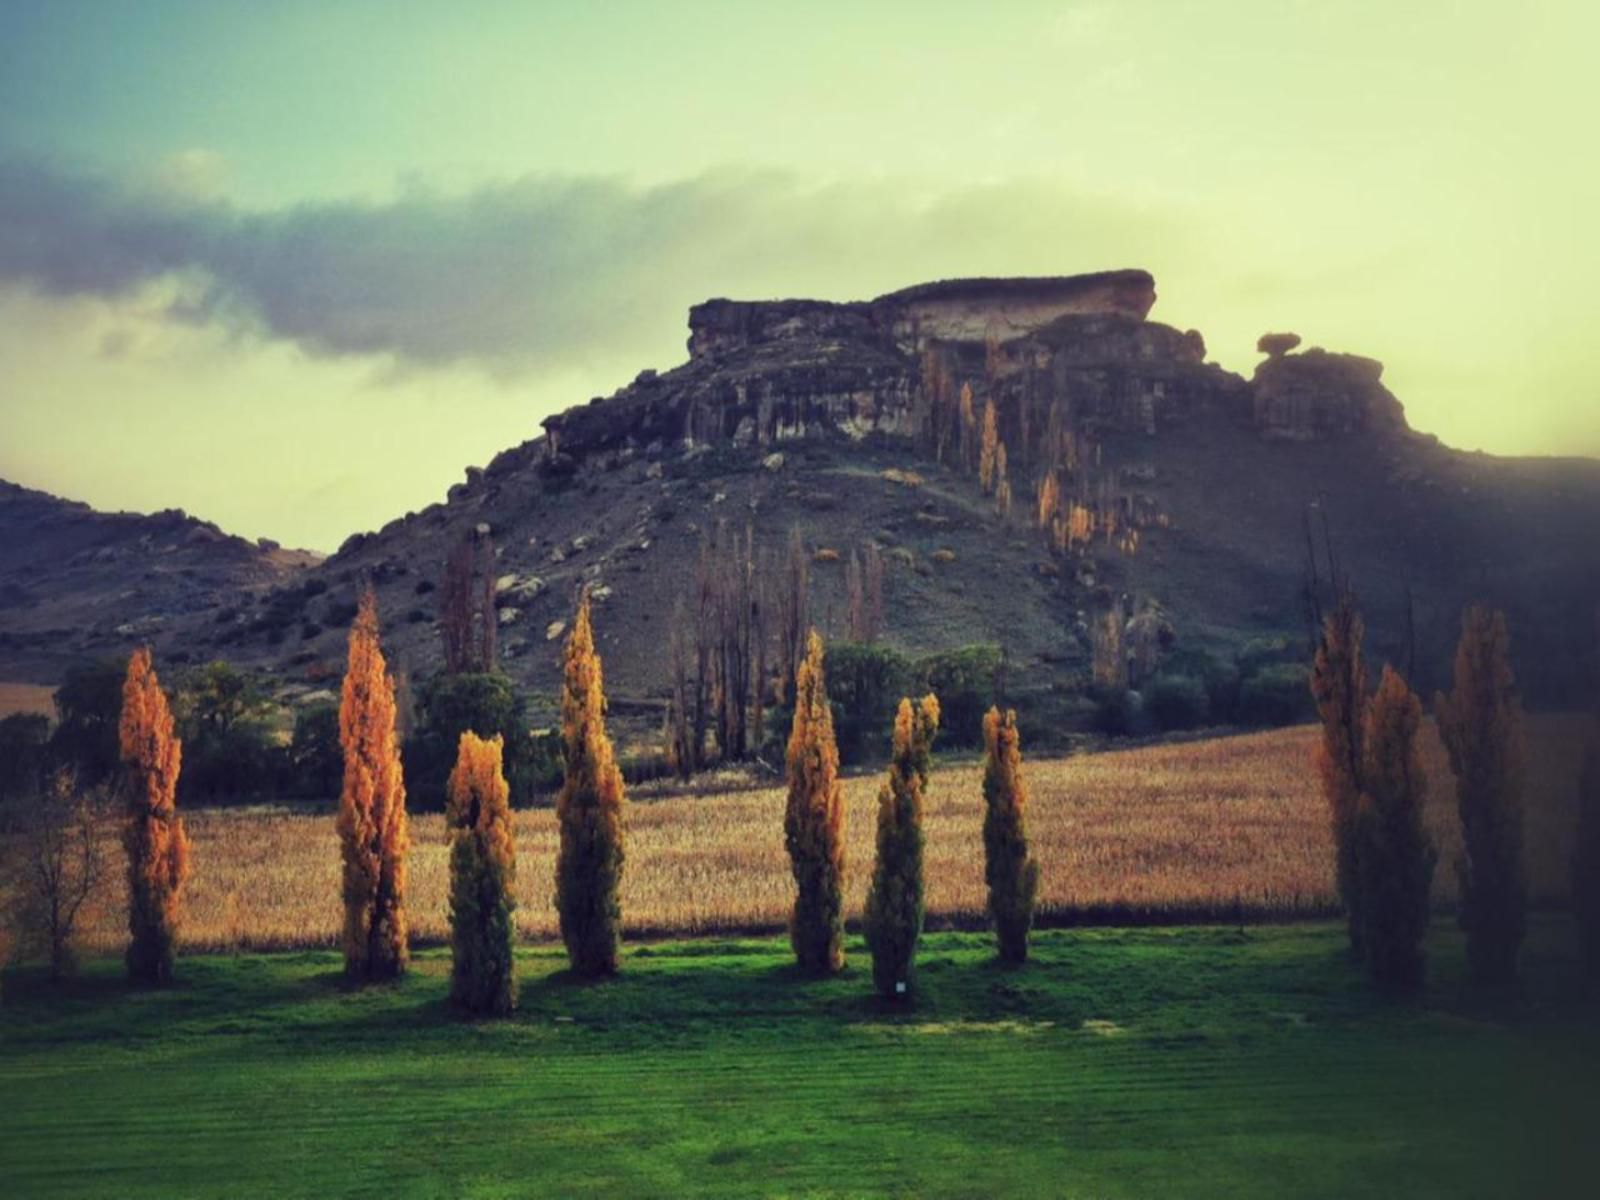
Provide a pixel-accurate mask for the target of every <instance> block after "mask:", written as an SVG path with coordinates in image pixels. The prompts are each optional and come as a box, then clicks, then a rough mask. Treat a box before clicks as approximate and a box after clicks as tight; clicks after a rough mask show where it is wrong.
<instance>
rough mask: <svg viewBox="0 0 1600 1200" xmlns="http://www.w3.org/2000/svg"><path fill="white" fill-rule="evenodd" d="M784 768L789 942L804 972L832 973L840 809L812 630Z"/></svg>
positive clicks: (837, 947) (840, 914)
mask: <svg viewBox="0 0 1600 1200" xmlns="http://www.w3.org/2000/svg"><path fill="white" fill-rule="evenodd" d="M786 768H787V774H788V784H789V798H788V803H787V805H786V807H785V810H784V816H783V835H784V844H785V846H786V847H787V848H788V851H789V865H790V868H791V870H792V871H793V873H794V881H795V888H796V895H795V901H794V911H793V915H792V916H791V918H790V921H789V941H790V944H791V945H792V946H793V947H794V953H795V958H796V959H797V960H798V961H799V963H800V966H801V968H802V969H804V970H807V971H811V972H813V973H816V974H819V975H820V974H832V973H833V972H835V971H838V970H840V969H841V968H842V967H843V966H844V835H845V830H844V818H845V809H844V798H843V793H842V792H841V790H840V787H839V749H838V746H837V745H836V743H835V742H834V739H833V713H832V711H831V710H830V709H829V707H828V688H827V683H826V681H825V679H824V676H823V666H822V638H821V636H820V635H819V634H818V633H817V631H816V630H815V629H813V630H812V631H811V633H810V634H809V636H808V637H807V639H806V657H805V661H804V662H802V663H801V664H800V670H799V672H798V673H797V675H796V679H795V704H794V724H793V725H792V726H791V727H790V732H789V748H788V753H787V755H786Z"/></svg>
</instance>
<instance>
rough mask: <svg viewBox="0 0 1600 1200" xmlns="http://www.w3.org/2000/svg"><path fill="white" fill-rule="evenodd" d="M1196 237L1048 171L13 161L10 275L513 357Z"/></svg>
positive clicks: (588, 348)
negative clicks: (721, 307) (232, 190)
mask: <svg viewBox="0 0 1600 1200" xmlns="http://www.w3.org/2000/svg"><path fill="white" fill-rule="evenodd" d="M1175 229H1176V223H1175V222H1173V221H1172V220H1170V219H1168V217H1167V216H1166V215H1164V214H1156V213H1151V212H1149V211H1144V210H1139V209H1135V208H1130V207H1128V206H1126V205H1124V204H1120V203H1116V202H1114V201H1112V200H1109V199H1102V198H1097V197H1093V196H1088V195H1084V194H1080V193H1076V192H1073V191H1071V190H1069V189H1066V188H1064V187H1062V186H1060V185H1057V184H1052V183H1047V182H1040V181H1020V182H1014V183H1008V184H1006V185H1004V186H1001V185H956V186H949V187H933V188H930V187H928V186H927V185H926V184H922V185H914V184H911V183H908V182H905V181H897V180H888V179H885V180H875V181H866V182H858V183H850V184H822V185H812V184H809V183H807V182H806V181H803V180H801V179H799V178H797V177H795V176H793V175H788V174H782V173H761V172H737V171H726V172H714V173H710V174H707V175H703V176H698V177H695V178H692V179H688V180H684V181H681V182H676V183H670V184H663V185H656V186H639V185H635V184H632V183H630V182H628V181H626V180H623V179H617V178H606V177H594V178H574V177H558V176H544V175H532V176H527V177H525V178H522V179H518V180H515V181H512V182H508V183H500V184H494V185H490V186H484V187H480V188H478V189H476V190H473V191H470V192H465V193H451V194H444V193H439V192H435V191H431V190H428V189H426V188H421V187H414V186H413V187H409V188H407V189H405V190H402V191H401V192H400V193H399V194H398V195H396V196H395V197H394V198H393V199H390V200H387V201H384V202H380V203H364V202H358V201H340V202H317V203H307V204H302V205H297V206H294V207H290V208H285V209H281V210H272V211H249V210H243V209H240V208H238V207H237V206H233V205H230V204H228V203H226V202H223V201H218V200H204V199H196V198H192V197H186V196H183V195H180V194H175V193H173V192H171V191H170V190H168V191H163V190H158V189H149V188H141V187H139V186H136V185H134V184H132V183H129V182H128V181H126V180H122V179H118V178H114V177H110V176H105V175H94V174H87V173H78V172H73V171H69V170H66V169H63V168H60V167H58V166H55V165H52V164H47V163H43V162H40V161H37V160H14V161H11V162H9V163H0V282H10V283H12V284H21V285H23V286H26V287H30V288H32V289H34V290H36V291H38V292H41V293H44V294H47V295H53V296H81V295H92V296H99V297H106V298H115V297H118V296H124V295H128V294H130V293H132V292H134V291H135V290H137V289H139V288H141V287H143V286H144V285H147V284H150V283H153V282H156V281H163V280H171V281H175V282H176V285H177V286H175V288H174V289H173V290H174V293H175V294H176V295H177V296H178V299H176V300H173V301H172V302H171V304H170V307H169V309H168V315H169V316H170V318H171V319H173V320H176V321H182V322H187V323H192V324H206V325H209V324H219V325H222V326H225V327H227V328H229V329H232V330H235V331H244V332H247V333H250V334H253V335H257V336H260V337H262V338H267V339H278V340H283V341H289V342H292V343H294V344H296V345H298V346H299V347H300V348H301V349H303V350H304V351H306V352H307V353H310V354H313V355H318V356H328V357H331V356H345V355H368V356H379V357H384V358H388V359H391V360H392V361H393V362H394V363H395V364H396V365H400V366H410V365H423V366H426V365H444V364H452V363H472V364H476V365H480V366H484V367H486V368H488V369H490V370H494V371H506V372H514V371H517V370H520V369H524V368H528V367H533V366H539V365H551V364H555V363H560V362H562V361H576V360H598V359H603V358H606V357H609V356H612V355H614V354H616V353H618V352H626V353H630V354H631V353H635V352H638V351H640V349H641V347H645V346H650V345H660V344H662V341H663V339H665V338H673V339H677V340H680V341H681V338H682V335H683V313H684V309H685V307H686V306H687V305H688V304H690V303H693V302H695V301H698V300H702V299H705V298H706V297H708V296H712V295H741V296H771V295H780V294H781V295H820V296H830V297H834V298H840V299H843V298H850V297H855V296H866V295H871V294H874V293H876V292H879V291H883V290H887V289H890V288H893V287H898V286H902V285H904V284H908V283H913V282H917V281H919V280H923V279H928V278H935V277H939V276H948V275H959V274H1001V273H1008V274H1009V273H1052V272H1058V271H1075V270H1091V269H1101V268H1107V267H1119V266H1148V265H1153V264H1152V263H1151V262H1150V255H1151V254H1152V253H1156V254H1161V253H1163V252H1165V251H1170V250H1171V249H1172V248H1173V247H1174V246H1176V245H1177V241H1178V235H1177V234H1176V233H1175V232H1174V230H1175Z"/></svg>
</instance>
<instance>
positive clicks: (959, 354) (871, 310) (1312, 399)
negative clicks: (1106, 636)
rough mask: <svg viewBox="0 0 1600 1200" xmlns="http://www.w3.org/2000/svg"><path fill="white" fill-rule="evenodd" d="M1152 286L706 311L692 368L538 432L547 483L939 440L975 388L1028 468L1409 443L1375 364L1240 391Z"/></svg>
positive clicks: (1341, 361)
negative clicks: (642, 468)
mask: <svg viewBox="0 0 1600 1200" xmlns="http://www.w3.org/2000/svg"><path fill="white" fill-rule="evenodd" d="M1154 303H1155V281H1154V280H1153V279H1152V278H1151V276H1150V275H1149V274H1148V273H1146V272H1144V271H1131V270H1130V271H1110V272H1104V273H1100V274H1095V275H1080V276H1070V277H1065V278H1039V279H966V280H949V281H944V282H940V283H931V284H924V285H921V286H918V287H912V288H907V289H905V290H903V291H898V292H891V293H890V294H888V295H885V296H880V297H878V298H877V299H875V300H869V301H859V302H854V303H839V304H836V303H829V302H825V301H817V300H777V301H734V300H710V301H707V302H706V303H704V304H699V305H696V306H695V307H694V308H693V309H691V310H690V313H689V330H690V336H689V356H690V357H689V361H688V363H686V364H685V365H684V366H682V367H679V368H677V369H676V370H673V371H669V372H666V373H664V374H657V373H656V372H653V371H647V372H645V373H644V374H642V375H641V376H640V377H639V378H638V379H637V380H635V382H634V383H633V384H632V385H631V386H630V387H628V388H624V389H623V390H622V391H620V392H618V393H617V394H616V395H614V396H612V397H610V398H609V399H607V400H604V401H598V400H597V401H594V402H591V404H590V405H589V406H588V407H585V408H577V409H570V410H568V411H567V412H564V413H562V414H560V415H558V416H555V417H551V418H549V419H547V420H546V421H545V422H544V426H545V429H546V430H547V432H548V435H549V436H548V439H547V441H546V443H545V446H544V455H545V459H546V463H547V467H548V469H549V470H551V471H554V472H556V473H558V474H559V473H561V472H564V471H568V470H570V469H571V468H572V465H573V463H575V462H576V461H577V460H579V459H583V458H586V457H588V456H591V455H596V454H600V455H616V454H621V455H624V456H628V455H632V454H637V453H651V452H659V451H660V450H662V449H664V448H667V447H672V446H685V447H693V446H697V445H717V444H731V445H734V446H749V445H755V446H771V445H775V444H777V443H781V442H785V441H789V440H792V439H796V438H806V437H823V436H828V435H843V436H845V437H849V438H852V439H856V440H859V439H861V438H864V437H866V436H868V435H871V434H883V435H888V436H891V437H901V438H910V439H915V438H923V439H927V440H937V438H938V436H939V426H940V422H941V420H946V419H947V416H946V414H945V413H944V412H943V410H945V409H948V408H950V407H951V406H952V405H954V404H955V403H956V402H957V397H958V395H959V392H960V388H961V386H962V385H963V384H969V385H971V387H972V389H973V391H974V393H975V395H976V396H978V397H979V398H980V399H979V402H980V403H981V402H982V400H983V399H987V398H990V397H992V398H993V399H994V400H995V402H996V405H997V409H998V413H999V421H1000V429H1001V436H1002V438H1003V439H1004V440H1005V441H1006V443H1007V445H1008V447H1010V449H1011V452H1012V454H1013V456H1014V460H1015V461H1017V462H1019V463H1030V464H1032V465H1035V466H1039V465H1041V464H1046V463H1047V462H1048V461H1049V460H1050V458H1051V456H1053V455H1054V454H1055V453H1056V451H1057V449H1058V447H1057V446H1054V445H1052V446H1041V445H1039V444H1038V435H1041V434H1042V433H1043V431H1045V430H1047V429H1053V430H1056V431H1057V432H1062V431H1076V432H1080V433H1084V434H1088V435H1096V434H1099V433H1103V432H1105V431H1108V430H1116V431H1122V432H1142V433H1145V434H1151V435H1154V434H1157V433H1159V432H1160V431H1162V430H1163V429H1166V428H1169V427H1172V426H1177V425H1182V424H1184V423H1185V422H1188V421H1190V420H1194V419H1215V420H1223V421H1230V422H1234V423H1238V424H1242V425H1245V426H1250V427H1254V428H1256V429H1258V430H1259V431H1260V432H1261V433H1262V434H1263V435H1264V436H1267V437H1272V438H1288V439H1293V440H1314V439H1319V438H1327V437H1333V436H1339V435H1344V434H1351V433H1364V432H1365V433H1375V432H1384V431H1392V430H1399V429H1403V428H1404V417H1403V414H1402V413H1401V410H1400V406H1399V403H1398V402H1397V401H1396V400H1395V399H1394V397H1393V396H1392V395H1391V394H1390V393H1389V392H1388V391H1387V390H1386V389H1385V388H1384V387H1383V386H1382V384H1381V383H1380V382H1379V377H1380V375H1381V374H1382V369H1383V368H1382V366H1381V364H1379V363H1376V362H1374V361H1372V360H1370V359H1363V358H1357V357H1354V356H1349V355H1335V354H1328V353H1326V352H1324V351H1321V350H1311V351H1307V352H1306V353H1304V354H1296V355H1286V354H1283V353H1278V354H1275V355H1274V356H1273V357H1272V358H1271V359H1269V360H1268V361H1267V362H1265V363H1263V364H1262V366H1261V368H1260V369H1259V370H1258V371H1257V373H1256V376H1255V378H1254V379H1252V380H1250V381H1248V382H1247V381H1245V380H1244V379H1242V378H1240V377H1239V376H1237V375H1234V374H1232V373H1230V372H1227V371H1224V370H1222V369H1221V368H1220V367H1217V366H1215V365H1212V364H1207V363H1206V361H1205V342H1204V339H1203V338H1202V337H1201V336H1200V334H1199V333H1197V332H1195V331H1192V330H1191V331H1188V332H1180V331H1179V330H1176V329H1174V328H1172V327H1170V326H1167V325H1162V324H1159V323H1157V322H1152V321H1150V320H1148V319H1147V318H1148V314H1149V311H1150V309H1151V307H1152V306H1153V305H1154Z"/></svg>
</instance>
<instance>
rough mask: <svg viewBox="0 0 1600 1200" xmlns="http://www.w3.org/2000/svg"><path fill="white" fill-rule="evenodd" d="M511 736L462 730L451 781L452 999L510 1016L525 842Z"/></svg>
mask: <svg viewBox="0 0 1600 1200" xmlns="http://www.w3.org/2000/svg"><path fill="white" fill-rule="evenodd" d="M503 749H504V742H503V741H502V740H501V738H500V737H499V736H498V735H496V736H495V737H492V738H489V739H487V740H485V739H483V738H480V737H479V736H478V735H477V734H475V733H472V732H470V731H468V732H466V733H463V734H462V735H461V741H460V745H459V748H458V749H457V752H456V765H455V769H454V770H453V771H451V773H450V781H449V785H448V789H447V806H448V807H447V808H446V811H445V823H446V825H447V827H448V828H449V830H450V949H451V969H450V999H451V1001H452V1002H453V1003H454V1004H456V1006H457V1007H459V1008H462V1009H465V1010H466V1011H468V1012H472V1013H483V1014H487V1015H491V1016H504V1015H505V1014H507V1013H509V1012H510V1011H511V1010H512V1009H513V1008H515V1007H516V1003H517V980H516V970H515V960H514V958H513V945H514V942H515V937H516V925H515V921H514V913H515V912H516V907H517V904H516V900H515V899H514V898H513V896H512V890H511V889H512V884H513V883H514V882H515V880H516V875H517V847H516V839H515V836H514V834H513V831H512V824H511V789H510V787H509V786H508V785H507V784H506V779H505V775H504V773H503V771H502V754H503Z"/></svg>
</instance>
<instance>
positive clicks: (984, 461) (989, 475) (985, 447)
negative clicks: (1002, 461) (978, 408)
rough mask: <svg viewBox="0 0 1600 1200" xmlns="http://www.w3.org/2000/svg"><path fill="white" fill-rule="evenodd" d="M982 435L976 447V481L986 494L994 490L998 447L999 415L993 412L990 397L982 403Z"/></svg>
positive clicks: (992, 403) (992, 402)
mask: <svg viewBox="0 0 1600 1200" xmlns="http://www.w3.org/2000/svg"><path fill="white" fill-rule="evenodd" d="M982 437H983V441H982V442H981V443H980V444H979V447H978V483H979V484H980V485H981V486H982V487H983V491H984V494H985V495H987V494H988V493H989V492H992V491H993V490H994V485H995V461H996V457H997V455H998V453H999V448H1000V423H999V415H998V414H997V413H996V412H995V407H994V401H993V400H992V399H991V400H985V401H984V403H983V435H982Z"/></svg>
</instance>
